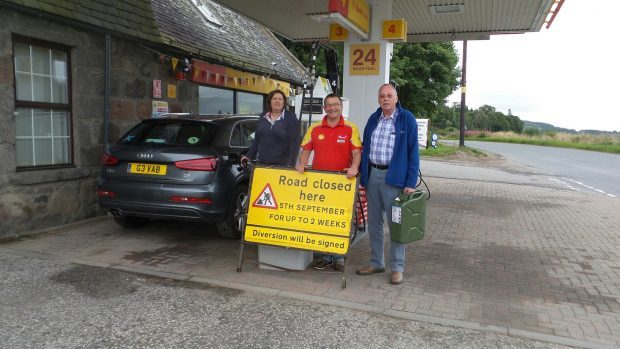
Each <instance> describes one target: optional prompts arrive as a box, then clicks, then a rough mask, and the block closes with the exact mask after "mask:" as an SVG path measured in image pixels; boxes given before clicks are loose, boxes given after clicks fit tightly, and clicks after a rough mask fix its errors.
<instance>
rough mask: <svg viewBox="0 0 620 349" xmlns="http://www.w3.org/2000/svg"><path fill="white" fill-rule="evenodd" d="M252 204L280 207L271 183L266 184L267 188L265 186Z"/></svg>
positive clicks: (255, 205)
mask: <svg viewBox="0 0 620 349" xmlns="http://www.w3.org/2000/svg"><path fill="white" fill-rule="evenodd" d="M252 206H254V207H262V208H271V209H277V208H278V203H277V201H276V197H275V196H274V195H273V190H272V189H271V185H269V183H267V185H265V188H263V190H262V191H261V193H260V194H259V195H258V197H257V198H256V200H254V203H253V204H252Z"/></svg>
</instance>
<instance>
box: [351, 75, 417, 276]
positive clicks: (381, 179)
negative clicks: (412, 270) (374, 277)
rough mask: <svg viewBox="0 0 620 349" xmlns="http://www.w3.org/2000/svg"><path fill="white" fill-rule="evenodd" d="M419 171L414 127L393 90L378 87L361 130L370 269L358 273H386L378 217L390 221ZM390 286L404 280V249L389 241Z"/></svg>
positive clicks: (361, 167) (380, 220)
mask: <svg viewBox="0 0 620 349" xmlns="http://www.w3.org/2000/svg"><path fill="white" fill-rule="evenodd" d="M419 168H420V156H419V147H418V124H417V122H416V120H415V117H414V116H413V114H412V113H411V112H410V111H408V110H406V109H403V108H402V107H401V106H400V103H398V94H397V93H396V89H395V88H394V86H392V85H390V84H384V85H382V86H381V87H380V88H379V108H378V109H377V111H375V112H374V113H373V114H372V115H370V118H369V119H368V122H367V123H366V127H365V128H364V139H363V150H362V162H361V165H360V173H361V184H362V185H363V186H365V187H366V196H367V199H368V236H369V239H370V252H371V256H370V265H368V266H366V267H363V268H361V269H358V270H357V273H358V274H359V275H370V274H374V273H382V272H384V271H385V261H384V255H383V241H384V232H383V215H384V214H386V215H387V219H388V222H390V221H391V219H392V202H393V201H394V199H395V198H396V197H397V196H398V194H399V193H400V192H401V191H403V192H405V193H411V192H413V191H414V190H415V187H416V183H417V181H418V170H419ZM390 269H391V271H392V274H391V277H390V282H391V283H392V284H395V285H397V284H400V283H402V282H403V271H404V269H405V245H404V244H401V243H398V242H394V241H391V240H390Z"/></svg>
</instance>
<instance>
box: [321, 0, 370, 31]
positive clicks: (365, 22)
mask: <svg viewBox="0 0 620 349" xmlns="http://www.w3.org/2000/svg"><path fill="white" fill-rule="evenodd" d="M328 10H329V12H330V13H339V14H341V15H342V17H344V18H346V19H347V20H349V21H350V22H351V23H353V24H354V25H355V26H356V27H358V28H359V29H360V30H362V32H364V33H368V30H369V29H370V7H369V6H368V3H367V2H366V0H329V4H328Z"/></svg>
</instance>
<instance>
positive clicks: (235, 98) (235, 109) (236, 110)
mask: <svg viewBox="0 0 620 349" xmlns="http://www.w3.org/2000/svg"><path fill="white" fill-rule="evenodd" d="M201 87H209V88H215V89H220V90H226V91H232V93H233V100H232V102H233V112H232V114H217V113H206V114H205V115H258V114H260V113H262V112H263V111H264V108H265V106H266V105H265V101H266V99H267V94H264V93H260V92H253V91H244V90H235V89H232V88H227V87H222V86H218V85H211V84H199V85H198V91H197V92H198V110H200V88H201ZM238 93H247V94H254V95H257V96H261V97H262V98H263V102H262V105H263V110H261V111H260V112H258V113H250V114H239V105H238Z"/></svg>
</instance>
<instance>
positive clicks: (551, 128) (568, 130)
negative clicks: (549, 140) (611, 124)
mask: <svg viewBox="0 0 620 349" xmlns="http://www.w3.org/2000/svg"><path fill="white" fill-rule="evenodd" d="M526 128H537V129H539V130H540V131H541V132H545V131H555V132H564V133H574V134H577V133H586V134H595V135H598V134H611V135H617V134H619V133H620V132H616V131H599V130H581V131H576V130H573V129H572V128H562V127H555V126H553V125H551V124H547V123H544V122H535V121H527V120H523V129H524V130H525V129H526Z"/></svg>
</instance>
